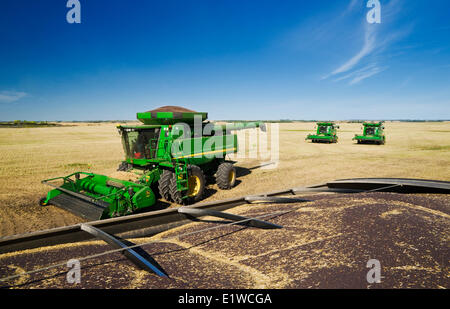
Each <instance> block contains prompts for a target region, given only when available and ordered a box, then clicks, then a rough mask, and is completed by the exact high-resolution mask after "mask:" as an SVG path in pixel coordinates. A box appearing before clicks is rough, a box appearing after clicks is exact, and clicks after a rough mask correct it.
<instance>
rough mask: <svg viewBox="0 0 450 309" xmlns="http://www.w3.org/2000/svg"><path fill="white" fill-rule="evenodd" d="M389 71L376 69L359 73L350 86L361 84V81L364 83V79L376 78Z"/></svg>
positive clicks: (383, 68) (382, 68)
mask: <svg viewBox="0 0 450 309" xmlns="http://www.w3.org/2000/svg"><path fill="white" fill-rule="evenodd" d="M387 69H388V67H374V68H372V69H370V70H367V71H365V72H362V73H359V74H357V75H356V76H355V77H354V78H353V79H352V80H351V81H350V83H349V85H356V84H358V83H360V82H361V81H363V80H364V79H366V78H369V77H371V76H374V75H376V74H378V73H381V72H383V71H386V70H387Z"/></svg>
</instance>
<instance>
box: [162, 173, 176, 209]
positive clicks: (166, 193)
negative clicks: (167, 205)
mask: <svg viewBox="0 0 450 309" xmlns="http://www.w3.org/2000/svg"><path fill="white" fill-rule="evenodd" d="M173 177H175V173H173V172H171V171H168V170H164V171H163V173H162V174H161V177H160V178H159V181H158V191H159V194H161V196H162V197H163V198H164V199H165V200H166V201H169V202H171V201H172V198H171V196H170V182H171V181H172V178H173Z"/></svg>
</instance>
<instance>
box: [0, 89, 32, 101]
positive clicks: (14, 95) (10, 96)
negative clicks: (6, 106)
mask: <svg viewBox="0 0 450 309" xmlns="http://www.w3.org/2000/svg"><path fill="white" fill-rule="evenodd" d="M26 95H27V94H26V93H25V92H18V91H0V103H12V102H15V101H18V100H20V99H22V98H23V97H25V96H26Z"/></svg>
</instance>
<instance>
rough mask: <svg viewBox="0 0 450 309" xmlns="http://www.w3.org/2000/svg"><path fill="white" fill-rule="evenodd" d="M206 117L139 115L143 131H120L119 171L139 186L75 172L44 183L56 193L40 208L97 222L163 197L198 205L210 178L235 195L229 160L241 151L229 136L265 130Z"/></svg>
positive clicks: (171, 112) (179, 112) (171, 110)
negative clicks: (61, 210)
mask: <svg viewBox="0 0 450 309" xmlns="http://www.w3.org/2000/svg"><path fill="white" fill-rule="evenodd" d="M207 115H208V114H207V113H198V112H194V111H191V110H187V109H184V108H180V107H163V108H160V109H156V110H153V111H149V112H145V113H138V114H137V118H138V119H139V121H141V122H142V125H137V126H118V127H117V129H118V131H119V134H120V135H121V137H122V145H123V150H124V153H125V160H124V161H123V162H122V163H121V164H120V165H119V168H118V171H126V172H130V173H133V174H135V175H137V176H138V177H137V178H138V180H137V181H124V180H120V179H114V178H111V177H107V176H104V175H98V174H94V173H85V172H76V173H74V174H71V175H68V176H66V177H59V178H53V179H47V180H44V181H43V183H45V184H48V185H51V186H53V187H54V189H53V190H51V191H50V192H49V193H48V194H47V196H46V197H44V198H42V199H41V201H40V204H41V205H42V206H45V205H48V204H53V205H56V206H59V207H61V208H64V209H66V210H69V211H71V212H73V213H75V214H77V215H79V216H81V217H83V218H85V219H88V220H95V219H99V218H100V219H105V218H111V217H118V216H123V215H127V214H131V213H135V212H137V211H139V210H141V209H148V207H151V206H153V205H154V204H155V203H156V200H157V198H159V196H161V197H163V198H164V199H166V200H167V201H171V202H175V203H178V204H191V203H195V202H197V201H200V200H201V199H202V197H203V193H204V190H205V184H206V180H205V177H206V176H211V177H214V178H215V181H216V183H217V185H218V187H219V188H220V189H225V190H226V189H231V188H232V187H233V186H234V184H235V181H236V170H235V168H234V166H233V162H230V161H226V160H225V156H226V154H230V153H235V152H237V151H238V142H237V136H236V135H235V134H231V131H234V130H242V129H247V128H256V127H259V128H261V129H262V130H265V125H264V124H263V123H260V122H252V123H236V124H231V125H230V124H229V125H217V124H214V123H210V122H208V121H206V119H207ZM58 181H59V184H55V182H58Z"/></svg>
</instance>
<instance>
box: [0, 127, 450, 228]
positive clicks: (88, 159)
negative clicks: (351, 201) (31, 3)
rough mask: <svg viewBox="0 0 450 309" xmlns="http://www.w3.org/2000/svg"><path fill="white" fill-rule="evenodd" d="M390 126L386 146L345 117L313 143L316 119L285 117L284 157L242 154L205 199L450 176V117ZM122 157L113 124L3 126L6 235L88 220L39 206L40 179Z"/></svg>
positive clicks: (113, 163) (0, 160)
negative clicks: (369, 141)
mask: <svg viewBox="0 0 450 309" xmlns="http://www.w3.org/2000/svg"><path fill="white" fill-rule="evenodd" d="M385 127H386V130H385V131H386V136H387V142H386V145H383V146H377V145H357V144H355V143H354V142H353V141H352V140H351V138H352V137H353V135H354V134H355V133H358V132H360V131H361V125H360V124H357V123H340V129H339V132H338V135H339V142H338V143H337V144H312V143H310V142H306V141H305V137H306V135H307V134H308V133H310V132H312V131H314V123H283V124H279V125H278V133H279V135H278V134H275V136H278V138H276V139H274V140H272V141H269V144H270V143H272V146H275V145H278V147H279V157H278V160H279V161H278V164H276V165H267V166H266V168H261V167H260V165H261V164H262V163H266V162H268V161H272V160H273V159H275V158H274V157H272V158H270V157H262V156H261V155H260V156H259V157H257V158H248V157H247V158H246V157H243V156H240V157H238V158H236V160H237V161H238V162H237V163H236V166H238V167H239V168H238V181H237V186H236V187H235V188H233V189H232V190H229V191H221V190H219V189H218V188H217V186H216V185H214V184H210V185H209V186H208V189H207V198H206V200H217V199H223V198H230V197H235V196H242V195H248V194H257V193H263V192H267V191H274V190H277V189H284V188H291V187H300V186H305V185H312V184H317V183H322V182H325V181H329V180H334V179H340V178H352V177H403V178H428V179H436V180H446V181H449V180H450V122H429V123H404V122H387V123H385ZM269 129H270V126H269ZM272 129H273V128H272ZM270 136H271V135H270V130H269V138H270ZM241 141H243V143H242V147H241V148H242V149H243V150H244V149H246V150H248V149H249V148H250V147H251V146H254V144H253V145H250V144H251V142H248V140H247V142H245V136H241ZM244 144H245V147H244ZM122 159H123V152H122V145H121V142H120V137H119V134H118V133H117V130H116V128H115V124H111V123H104V124H70V125H69V124H66V126H63V127H48V128H5V129H0V237H1V236H7V235H13V234H21V233H27V232H32V231H36V230H41V229H48V228H54V227H58V226H63V225H69V224H75V223H79V222H82V219H80V218H78V217H76V216H75V215H72V214H70V213H68V212H66V211H63V210H60V209H58V208H56V207H54V206H49V207H40V206H38V200H39V198H40V197H42V196H44V195H45V194H46V192H48V190H49V189H50V187H47V186H45V185H42V184H41V180H43V179H48V178H52V177H58V176H65V175H67V174H70V173H72V172H75V171H80V170H81V171H92V172H95V173H99V174H105V175H112V176H114V174H115V173H116V169H117V166H118V165H119V163H120V162H121V160H122Z"/></svg>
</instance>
